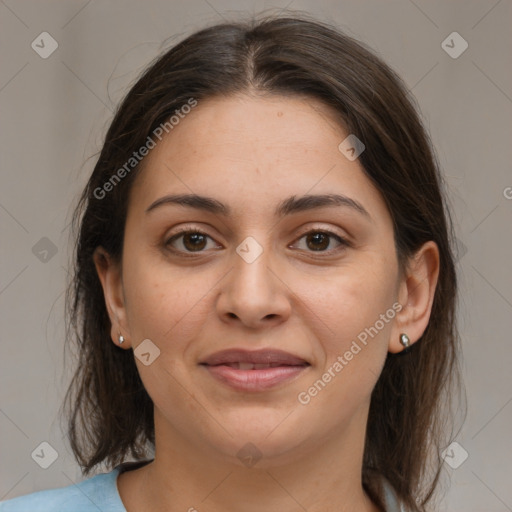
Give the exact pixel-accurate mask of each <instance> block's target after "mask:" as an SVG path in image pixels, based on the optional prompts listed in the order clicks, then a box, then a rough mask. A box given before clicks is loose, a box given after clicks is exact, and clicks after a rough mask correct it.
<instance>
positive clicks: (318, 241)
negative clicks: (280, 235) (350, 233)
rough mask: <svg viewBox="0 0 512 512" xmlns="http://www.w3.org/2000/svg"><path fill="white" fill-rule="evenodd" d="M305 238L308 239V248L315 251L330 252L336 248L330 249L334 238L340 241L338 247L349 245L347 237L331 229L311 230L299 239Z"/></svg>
mask: <svg viewBox="0 0 512 512" xmlns="http://www.w3.org/2000/svg"><path fill="white" fill-rule="evenodd" d="M303 239H305V241H306V249H310V250H311V251H314V252H329V250H334V249H329V246H330V245H331V241H332V240H333V239H335V240H336V241H337V242H338V247H340V246H347V245H348V242H347V241H346V240H345V239H343V238H341V237H340V236H339V235H337V234H335V233H331V232H330V231H309V232H308V233H305V234H304V235H302V236H301V237H300V238H299V240H303Z"/></svg>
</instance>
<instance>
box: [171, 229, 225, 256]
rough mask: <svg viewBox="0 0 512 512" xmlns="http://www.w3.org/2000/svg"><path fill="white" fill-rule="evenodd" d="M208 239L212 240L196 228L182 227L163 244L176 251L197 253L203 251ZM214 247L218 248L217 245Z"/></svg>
mask: <svg viewBox="0 0 512 512" xmlns="http://www.w3.org/2000/svg"><path fill="white" fill-rule="evenodd" d="M208 239H210V240H212V241H213V238H211V237H210V236H209V235H207V234H206V233H203V232H202V231H199V230H197V229H187V228H185V229H182V230H180V231H179V232H178V233H177V234H175V235H173V236H171V237H170V238H169V239H168V240H167V241H166V242H165V246H166V247H170V248H171V250H173V251H175V252H178V253H184V254H186V253H197V252H204V250H205V249H206V248H207V245H208ZM214 247H216V248H219V246H218V245H215V246H214Z"/></svg>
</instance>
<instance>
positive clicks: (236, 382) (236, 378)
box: [203, 365, 308, 391]
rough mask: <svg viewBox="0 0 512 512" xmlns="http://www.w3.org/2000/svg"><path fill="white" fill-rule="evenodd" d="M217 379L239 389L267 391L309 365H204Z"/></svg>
mask: <svg viewBox="0 0 512 512" xmlns="http://www.w3.org/2000/svg"><path fill="white" fill-rule="evenodd" d="M203 366H204V367H205V368H206V369H207V370H208V371H209V372H210V374H211V375H212V376H213V377H215V378H216V379H217V380H220V381H221V382H224V383H225V384H227V385H229V386H231V387H232V388H235V389H237V390H239V391H265V390H267V389H270V388H273V387H274V386H277V385H278V384H282V383H283V382H287V381H290V380H292V379H295V378H297V377H298V376H299V375H300V374H301V373H302V372H303V371H304V370H306V369H307V368H308V366H276V367H275V368H265V369H260V370H238V369H236V368H232V367H231V366H225V365H218V366H208V365H203Z"/></svg>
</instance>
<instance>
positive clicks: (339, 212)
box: [110, 96, 401, 465]
mask: <svg viewBox="0 0 512 512" xmlns="http://www.w3.org/2000/svg"><path fill="white" fill-rule="evenodd" d="M348 135H349V134H348V133H347V132H345V131H344V130H343V129H342V128H341V127H340V125H339V123H337V122H336V121H335V119H334V118H333V115H332V113H331V112H329V111H328V110H327V108H326V107H324V106H322V105H321V104H319V103H317V102H315V101H312V100H310V99H307V100H303V99H299V98H290V97H287V98H283V97H278V96H272V97H269V96H265V97H249V96H236V97H230V98H224V99H211V100H205V101H203V102H199V104H198V106H197V107H196V108H195V109H193V110H192V112H190V113H189V114H188V115H187V116H186V117H185V118H184V119H182V120H181V121H180V123H179V124H178V125H177V126H175V127H174V129H173V130H172V132H170V133H169V135H167V136H166V138H164V139H163V140H162V142H161V143H159V144H158V145H157V146H156V147H155V148H154V149H153V150H151V152H150V154H149V155H148V156H147V157H146V159H145V163H144V169H143V171H142V172H141V174H140V175H139V176H138V177H137V180H136V181H135V183H134V186H133V188H132V191H131V196H130V201H129V208H128V215H127V221H126V230H125V239H124V248H123V257H122V266H120V267H117V268H111V269H110V272H111V279H110V282H111V287H110V290H111V295H110V308H111V315H112V318H113V323H115V327H114V329H115V330H116V332H117V331H118V330H120V331H121V332H122V333H123V335H124V336H125V338H126V339H127V342H128V346H129V347H130V348H133V349H135V353H136V354H137V353H140V352H142V353H143V354H146V355H145V356H143V357H142V358H141V359H142V360H141V359H139V358H138V357H136V358H135V361H136V364H137V367H138V370H139V373H140V376H141V378H142V381H143V383H144V386H145V388H146V390H147V391H148V393H149V395H150V396H151V398H152V400H153V402H154V405H155V421H156V425H157V438H158V436H159V435H160V436H168V437H169V438H174V439H176V438H180V439H182V440H183V441H184V442H186V443H193V445H194V446H199V447H201V449H202V450H206V451H208V452H209V453H212V454H216V455H217V456H221V457H226V458H232V459H233V460H234V461H235V462H236V454H237V453H238V452H239V450H240V449H241V448H242V447H244V445H246V443H248V442H251V443H252V444H254V445H255V446H256V447H257V448H258V450H259V451H260V452H261V453H263V454H264V455H265V461H266V463H268V464H270V465H271V464H273V463H277V462H278V461H281V460H285V459H290V460H292V459H293V457H294V456H295V455H297V454H299V453H302V454H304V453H307V452H308V451H310V450H315V448H317V447H318V446H320V445H321V444H322V443H325V442H326V440H329V439H330V440H333V441H334V442H335V441H336V440H339V442H340V443H341V442H342V440H343V439H347V435H357V436H359V437H360V438H361V439H362V436H364V427H365V422H366V419H367V412H368V406H369V402H370V394H371V391H372V389H373V387H374V385H375V383H376V381H377V379H378V377H379V375H380V372H381V370H382V366H383V364H384V360H385V357H386V354H387V352H388V350H389V348H390V339H391V338H393V339H395V338H398V336H399V331H398V330H397V329H398V328H397V326H396V318H395V315H396V314H397V311H398V310H399V309H400V307H401V306H397V304H398V303H397V301H399V291H400V278H399V271H398V265H397V258H396V254H395V247H394V236H393V227H392V221H391V218H390V214H389V212H388V211H387V208H386V206H385V203H384V200H383V198H382V197H381V196H380V194H379V192H378V191H377V189H376V188H375V187H374V186H373V185H372V183H371V182H370V180H369V179H368V178H367V177H366V176H365V174H364V172H363V169H362V166H361V164H360V163H359V161H358V160H357V159H356V160H354V161H350V160H349V159H347V158H346V157H345V156H344V154H343V153H342V152H340V150H339V149H338V146H339V144H340V143H341V141H343V140H344V139H345V138H346V137H347V136H348ZM185 194H195V195H197V196H205V197H208V198H210V202H206V201H203V202H197V201H196V202H195V204H194V202H193V201H189V203H188V204H185V203H182V204H178V203H176V202H173V201H171V199H170V196H175V195H185ZM326 195H331V196H333V195H338V196H340V197H341V199H338V200H337V201H334V200H332V201H330V202H326V201H325V197H324V198H323V200H322V197H320V196H326ZM304 196H311V198H310V201H305V200H303V199H302V198H303V197H304ZM163 198H166V199H163ZM315 198H316V199H315ZM183 231H185V234H183ZM187 232H188V233H187ZM115 272H118V274H115ZM116 275H117V276H118V277H117V278H116V277H115V276H116ZM144 340H150V341H145V342H144V343H145V345H141V343H142V342H143V341H144ZM124 346H126V344H125V345H123V347H124ZM228 349H237V350H240V351H243V353H242V356H240V357H241V359H244V357H245V358H246V359H247V358H249V359H250V358H251V357H252V356H254V354H253V353H254V352H255V351H262V350H264V351H282V352H285V353H287V354H288V356H286V357H284V359H283V354H282V352H281V353H276V352H271V353H270V355H269V353H260V354H259V355H261V357H263V358H267V359H266V361H272V362H273V363H275V366H276V367H275V368H268V366H269V365H268V364H266V365H265V364H264V365H263V366H261V367H255V369H252V365H251V364H249V365H248V366H247V361H246V360H244V361H242V364H241V366H240V367H238V365H237V363H236V361H232V360H229V361H228V360H226V358H227V359H229V355H228V356H226V357H225V358H224V360H223V364H218V363H219V361H221V360H222V356H220V359H212V357H214V356H215V354H217V353H219V352H221V351H225V350H228ZM158 351H159V355H158V357H156V358H155V356H156V355H157V354H158ZM247 352H249V353H252V355H251V354H249V355H247ZM147 354H149V355H147ZM238 356H239V354H238ZM238 356H237V354H234V355H233V354H231V356H230V357H231V358H232V359H236V357H238ZM291 356H293V358H295V359H293V358H290V357H291ZM144 358H145V359H144ZM205 362H209V363H210V364H209V365H208V364H204V363H205ZM221 362H222V361H221ZM244 362H245V363H246V364H244ZM144 363H146V364H144ZM147 363H149V364H147ZM251 372H254V373H252V374H251Z"/></svg>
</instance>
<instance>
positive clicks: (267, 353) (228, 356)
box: [200, 349, 309, 366]
mask: <svg viewBox="0 0 512 512" xmlns="http://www.w3.org/2000/svg"><path fill="white" fill-rule="evenodd" d="M232 363H253V364H269V363H271V364H281V365H286V366H304V365H309V363H308V362H307V361H306V360H304V359H302V358H301V357H298V356H295V355H293V354H290V353H288V352H284V351H282V350H273V349H262V350H244V349H228V350H221V351H220V352H215V353H214V354H212V355H210V356H208V357H207V358H206V359H205V360H204V361H201V363H200V364H205V365H208V366H216V365H221V364H232Z"/></svg>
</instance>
